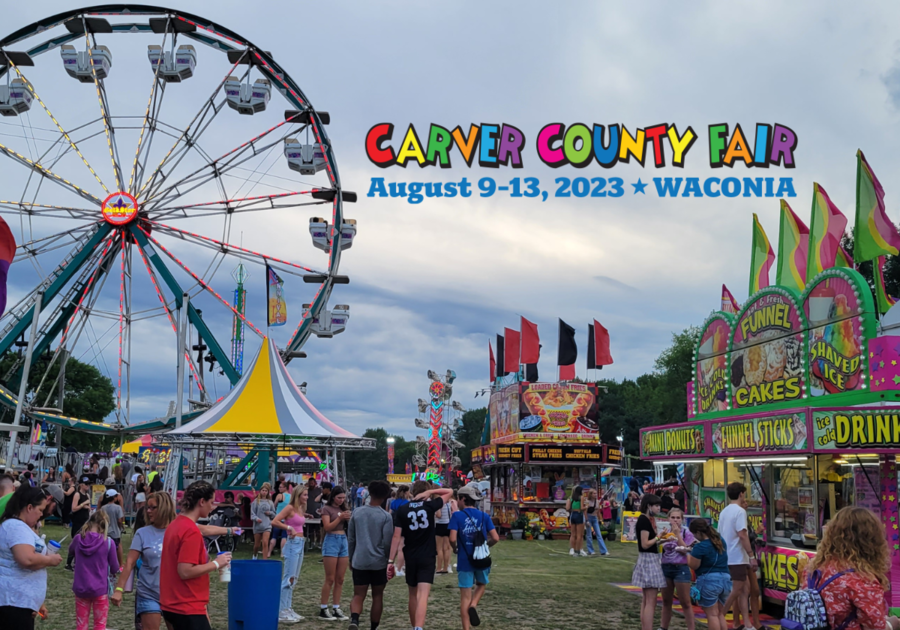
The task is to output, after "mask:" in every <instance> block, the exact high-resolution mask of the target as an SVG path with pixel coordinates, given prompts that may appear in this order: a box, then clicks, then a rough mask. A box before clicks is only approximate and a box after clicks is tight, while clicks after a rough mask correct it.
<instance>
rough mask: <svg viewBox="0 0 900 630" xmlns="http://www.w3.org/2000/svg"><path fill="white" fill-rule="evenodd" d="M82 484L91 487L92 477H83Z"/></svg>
mask: <svg viewBox="0 0 900 630" xmlns="http://www.w3.org/2000/svg"><path fill="white" fill-rule="evenodd" d="M81 483H86V484H88V485H90V483H91V478H90V477H82V478H81Z"/></svg>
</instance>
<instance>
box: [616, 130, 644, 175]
mask: <svg viewBox="0 0 900 630" xmlns="http://www.w3.org/2000/svg"><path fill="white" fill-rule="evenodd" d="M646 144H647V140H646V138H645V136H644V130H643V129H638V130H637V134H635V136H634V137H632V136H631V134H630V133H628V129H626V128H625V125H622V142H621V143H620V146H619V160H620V161H622V162H624V163H625V164H628V163H629V162H630V161H631V156H632V155H633V156H634V158H635V159H636V160H637V161H638V162H639V163H640V165H641V166H643V165H644V146H645V145H646Z"/></svg>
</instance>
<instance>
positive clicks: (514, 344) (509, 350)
mask: <svg viewBox="0 0 900 630" xmlns="http://www.w3.org/2000/svg"><path fill="white" fill-rule="evenodd" d="M503 336H504V337H506V345H505V346H504V347H503V367H504V368H505V369H506V371H507V372H512V373H515V372H518V371H519V336H520V335H519V331H518V330H513V329H512V328H504V329H503Z"/></svg>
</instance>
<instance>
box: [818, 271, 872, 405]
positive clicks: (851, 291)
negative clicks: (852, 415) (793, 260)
mask: <svg viewBox="0 0 900 630" xmlns="http://www.w3.org/2000/svg"><path fill="white" fill-rule="evenodd" d="M804 298H805V299H804V302H803V309H804V312H805V313H806V316H807V319H808V320H809V326H810V328H809V346H808V358H809V394H810V395H811V396H824V395H826V394H840V393H843V392H847V391H857V390H860V389H862V388H863V386H864V385H865V375H866V370H865V363H866V362H865V339H866V336H867V333H870V332H873V331H872V327H873V325H874V323H875V318H874V313H873V308H872V303H871V302H872V300H871V292H870V290H869V287H868V285H867V284H866V282H865V280H863V278H862V276H860V275H859V274H858V273H857V272H855V271H853V270H851V269H830V270H828V271H826V272H825V273H824V274H821V275H819V276H818V279H817V280H816V282H815V284H812V285H810V287H809V289H808V290H807V291H806V293H805V294H804ZM866 316H868V320H869V321H868V322H867V321H866Z"/></svg>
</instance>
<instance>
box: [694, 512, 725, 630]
mask: <svg viewBox="0 0 900 630" xmlns="http://www.w3.org/2000/svg"><path fill="white" fill-rule="evenodd" d="M690 531H691V533H692V534H693V535H694V537H695V538H696V539H697V540H698V541H699V542H698V543H697V544H695V545H694V548H693V549H692V550H691V555H690V556H688V559H687V561H688V566H690V567H691V568H692V569H694V571H696V572H697V588H699V589H700V608H702V609H703V612H705V613H706V620H707V623H708V625H709V630H728V623H727V622H726V621H725V602H727V601H728V596H729V595H731V574H730V573H729V572H728V552H727V551H726V550H725V543H724V542H722V537H721V536H719V532H717V531H716V530H715V529H713V528H712V527H711V526H710V524H709V523H708V522H707V521H706V519H705V518H697V519H694V520H693V521H691V527H690Z"/></svg>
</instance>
